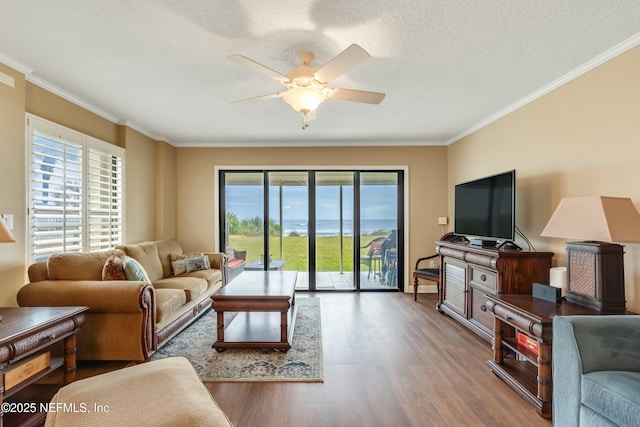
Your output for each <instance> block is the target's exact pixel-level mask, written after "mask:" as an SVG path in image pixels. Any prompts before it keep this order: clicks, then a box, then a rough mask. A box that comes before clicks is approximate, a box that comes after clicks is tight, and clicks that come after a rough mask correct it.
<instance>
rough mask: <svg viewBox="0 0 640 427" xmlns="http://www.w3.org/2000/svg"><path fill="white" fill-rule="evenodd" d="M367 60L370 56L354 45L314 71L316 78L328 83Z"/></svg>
mask: <svg viewBox="0 0 640 427" xmlns="http://www.w3.org/2000/svg"><path fill="white" fill-rule="evenodd" d="M369 58H371V55H369V54H368V53H367V51H366V50H364V49H363V48H361V47H360V46H358V45H357V44H355V43H354V44H352V45H351V46H349V47H348V48H346V49H345V50H343V51H342V52H340V53H339V54H338V55H336V57H335V58H333V59H332V60H331V61H329V62H327V63H326V64H325V65H324V67H322V68H320V69H319V70H318V71H316V76H317V77H318V79H320V80H321V81H323V82H325V83H328V82H330V81H332V80H333V79H335V78H336V77H339V76H341V75H343V74H344V73H346V72H347V71H349V70H351V69H352V68H355V67H356V66H358V65H360V64H362V63H363V62H364V61H366V60H367V59H369Z"/></svg>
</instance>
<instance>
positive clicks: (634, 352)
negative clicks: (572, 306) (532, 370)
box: [552, 315, 640, 426]
mask: <svg viewBox="0 0 640 427" xmlns="http://www.w3.org/2000/svg"><path fill="white" fill-rule="evenodd" d="M552 358H553V361H552V363H553V364H552V368H553V425H554V426H577V425H580V401H581V388H582V375H583V374H585V373H588V372H593V371H640V316H624V315H613V316H556V317H554V318H553V356H552Z"/></svg>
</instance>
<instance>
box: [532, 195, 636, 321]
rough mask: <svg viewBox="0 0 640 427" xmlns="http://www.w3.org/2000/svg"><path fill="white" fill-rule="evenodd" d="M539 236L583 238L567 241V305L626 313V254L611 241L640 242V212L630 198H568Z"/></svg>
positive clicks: (605, 311)
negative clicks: (572, 304) (568, 303)
mask: <svg viewBox="0 0 640 427" xmlns="http://www.w3.org/2000/svg"><path fill="white" fill-rule="evenodd" d="M541 235H542V236H546V237H562V238H568V239H580V240H585V241H578V242H569V243H567V293H566V299H567V301H568V302H572V303H575V304H579V305H582V306H584V307H588V308H591V309H594V310H597V311H600V312H602V313H609V314H623V313H624V312H625V294H624V259H623V256H624V250H623V246H622V245H619V244H618V243H613V242H619V243H639V242H640V214H639V213H638V211H637V210H636V208H635V207H634V206H633V203H632V202H631V199H630V198H623V197H604V196H595V197H571V198H564V199H562V200H561V201H560V204H559V205H558V207H557V208H556V210H555V212H554V213H553V215H552V216H551V218H550V219H549V222H548V223H547V225H546V227H545V228H544V230H543V231H542V234H541Z"/></svg>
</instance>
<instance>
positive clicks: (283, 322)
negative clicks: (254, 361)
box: [280, 311, 289, 343]
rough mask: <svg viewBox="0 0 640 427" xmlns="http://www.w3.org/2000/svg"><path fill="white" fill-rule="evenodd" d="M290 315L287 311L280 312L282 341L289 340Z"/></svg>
mask: <svg viewBox="0 0 640 427" xmlns="http://www.w3.org/2000/svg"><path fill="white" fill-rule="evenodd" d="M288 317H289V316H288V315H287V312H286V311H281V312H280V342H286V343H288V342H289V340H288V338H289V336H288V335H289V334H288V333H287V326H288V325H287V324H288Z"/></svg>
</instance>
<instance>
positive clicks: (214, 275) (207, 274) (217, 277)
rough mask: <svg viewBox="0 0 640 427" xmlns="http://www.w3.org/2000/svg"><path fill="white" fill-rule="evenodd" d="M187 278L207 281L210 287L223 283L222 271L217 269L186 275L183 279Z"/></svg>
mask: <svg viewBox="0 0 640 427" xmlns="http://www.w3.org/2000/svg"><path fill="white" fill-rule="evenodd" d="M185 276H188V277H198V278H200V279H204V280H206V281H207V283H208V286H213V285H215V284H216V283H221V282H222V271H220V270H216V269H209V270H199V271H192V272H191V273H187V274H184V275H182V276H181V277H185Z"/></svg>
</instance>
